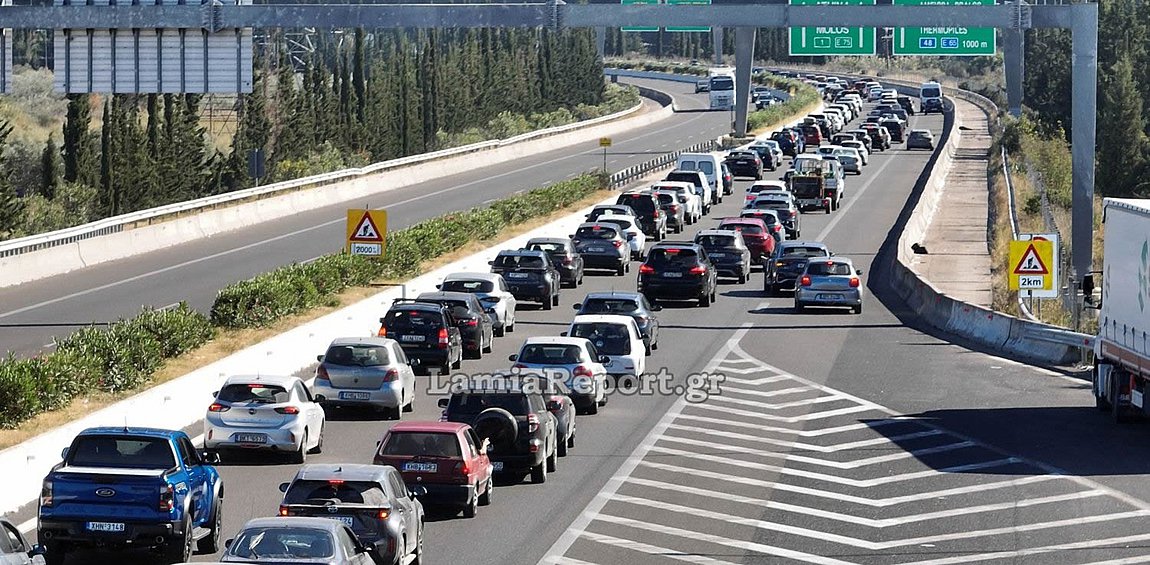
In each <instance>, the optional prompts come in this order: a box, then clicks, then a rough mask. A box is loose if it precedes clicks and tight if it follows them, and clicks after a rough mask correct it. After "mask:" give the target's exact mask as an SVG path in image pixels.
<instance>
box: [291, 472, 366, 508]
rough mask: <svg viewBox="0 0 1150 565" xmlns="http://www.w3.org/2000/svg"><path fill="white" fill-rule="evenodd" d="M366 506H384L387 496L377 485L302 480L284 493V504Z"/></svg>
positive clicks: (363, 482)
mask: <svg viewBox="0 0 1150 565" xmlns="http://www.w3.org/2000/svg"><path fill="white" fill-rule="evenodd" d="M332 501H335V502H336V503H337V504H366V505H368V506H384V505H386V504H387V494H386V493H384V492H383V488H382V487H380V485H379V484H378V483H374V482H371V481H345V480H342V479H334V478H333V479H324V480H316V479H304V480H299V481H295V482H293V483H292V484H291V486H289V487H288V490H287V492H286V493H284V501H283V503H284V504H325V503H328V502H332Z"/></svg>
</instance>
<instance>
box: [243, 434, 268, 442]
mask: <svg viewBox="0 0 1150 565" xmlns="http://www.w3.org/2000/svg"><path fill="white" fill-rule="evenodd" d="M236 441H237V442H239V443H267V442H268V436H267V435H265V434H236Z"/></svg>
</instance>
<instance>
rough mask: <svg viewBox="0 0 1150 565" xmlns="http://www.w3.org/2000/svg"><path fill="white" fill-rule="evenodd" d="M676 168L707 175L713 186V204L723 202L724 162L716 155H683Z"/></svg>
mask: <svg viewBox="0 0 1150 565" xmlns="http://www.w3.org/2000/svg"><path fill="white" fill-rule="evenodd" d="M675 168H676V169H678V170H681V171H699V172H701V173H703V174H704V175H706V177H707V183H708V184H709V185H711V204H712V205H714V204H719V203H721V202H722V201H723V192H724V190H723V188H724V187H723V179H722V178H721V175H722V174H723V162H722V161H720V160H719V156H718V155H715V154H714V153H683V154H681V155H679V159H678V160H677V161H675Z"/></svg>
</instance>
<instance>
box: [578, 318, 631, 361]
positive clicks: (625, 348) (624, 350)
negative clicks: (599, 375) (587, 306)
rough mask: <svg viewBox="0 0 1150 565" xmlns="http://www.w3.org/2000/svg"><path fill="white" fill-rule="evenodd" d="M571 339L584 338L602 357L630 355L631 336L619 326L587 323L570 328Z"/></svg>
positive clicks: (625, 329)
mask: <svg viewBox="0 0 1150 565" xmlns="http://www.w3.org/2000/svg"><path fill="white" fill-rule="evenodd" d="M571 336H572V337H582V338H586V339H587V340H588V341H590V342H591V343H593V344H595V347H596V348H597V349H599V352H600V353H602V354H604V355H627V354H629V353H631V335H630V334H629V333H628V332H627V328H625V327H623V326H621V325H619V324H611V323H603V322H589V323H578V324H573V325H572V326H571Z"/></svg>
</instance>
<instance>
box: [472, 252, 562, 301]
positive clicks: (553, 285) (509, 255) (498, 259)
mask: <svg viewBox="0 0 1150 565" xmlns="http://www.w3.org/2000/svg"><path fill="white" fill-rule="evenodd" d="M488 263H489V264H490V265H491V272H492V273H495V274H497V275H502V276H503V280H505V281H507V290H509V291H510V292H511V295H512V296H514V297H515V298H516V299H517V300H532V301H536V302H538V303H539V304H541V305H542V306H543V309H544V310H550V309H551V307H552V306H558V305H559V288H560V286H562V285H561V282H560V275H559V270H558V269H556V268H555V263H554V262H552V261H551V255H549V254H548V253H547V252H546V251H531V250H528V249H520V250H517V251H510V250H504V251H500V252H499V255H496V256H495V259H494V260H493V261H489V262H488Z"/></svg>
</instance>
